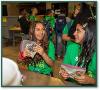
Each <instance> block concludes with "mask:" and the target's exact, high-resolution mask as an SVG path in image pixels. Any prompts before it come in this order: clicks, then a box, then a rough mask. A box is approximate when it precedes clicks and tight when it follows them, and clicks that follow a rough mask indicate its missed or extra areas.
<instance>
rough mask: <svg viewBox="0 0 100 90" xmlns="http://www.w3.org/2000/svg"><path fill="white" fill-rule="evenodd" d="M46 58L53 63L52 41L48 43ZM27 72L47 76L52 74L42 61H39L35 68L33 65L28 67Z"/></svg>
mask: <svg viewBox="0 0 100 90" xmlns="http://www.w3.org/2000/svg"><path fill="white" fill-rule="evenodd" d="M48 56H49V57H50V58H51V60H52V61H55V47H54V44H53V42H52V41H49V46H48ZM28 70H30V71H35V72H39V73H41V74H47V75H49V74H50V73H51V72H52V68H51V67H50V66H49V65H48V64H46V62H45V61H44V60H41V61H40V62H39V63H38V64H36V67H35V66H34V65H29V67H28Z"/></svg>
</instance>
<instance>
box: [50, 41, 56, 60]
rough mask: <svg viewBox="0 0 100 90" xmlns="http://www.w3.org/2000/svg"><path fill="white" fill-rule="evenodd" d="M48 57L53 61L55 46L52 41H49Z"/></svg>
mask: <svg viewBox="0 0 100 90" xmlns="http://www.w3.org/2000/svg"><path fill="white" fill-rule="evenodd" d="M48 56H49V57H50V58H51V59H52V60H53V61H55V46H54V44H53V42H52V41H49V46H48Z"/></svg>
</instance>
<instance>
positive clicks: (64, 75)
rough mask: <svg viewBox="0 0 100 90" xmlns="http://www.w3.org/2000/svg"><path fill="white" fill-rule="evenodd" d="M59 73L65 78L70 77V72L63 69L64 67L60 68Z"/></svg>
mask: <svg viewBox="0 0 100 90" xmlns="http://www.w3.org/2000/svg"><path fill="white" fill-rule="evenodd" d="M59 74H60V75H61V76H62V77H63V78H64V79H67V78H69V74H68V73H67V72H66V71H65V70H63V69H60V71H59Z"/></svg>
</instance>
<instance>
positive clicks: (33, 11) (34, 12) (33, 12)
mask: <svg viewBox="0 0 100 90" xmlns="http://www.w3.org/2000/svg"><path fill="white" fill-rule="evenodd" d="M37 14H38V10H37V8H35V7H32V8H31V15H29V17H28V19H29V21H31V22H32V21H37V18H36V15H37Z"/></svg>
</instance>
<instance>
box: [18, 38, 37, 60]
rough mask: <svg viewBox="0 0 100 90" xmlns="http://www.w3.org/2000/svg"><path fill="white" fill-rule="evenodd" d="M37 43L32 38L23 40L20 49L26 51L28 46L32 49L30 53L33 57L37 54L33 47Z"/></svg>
mask: <svg viewBox="0 0 100 90" xmlns="http://www.w3.org/2000/svg"><path fill="white" fill-rule="evenodd" d="M36 45H37V44H36V43H35V42H34V41H30V40H23V41H22V42H21V45H20V51H22V52H23V51H24V50H25V48H27V49H28V50H29V51H30V55H31V57H32V58H33V57H34V56H35V54H36V52H34V50H33V47H35V46H36Z"/></svg>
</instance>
